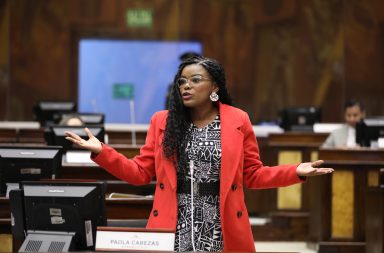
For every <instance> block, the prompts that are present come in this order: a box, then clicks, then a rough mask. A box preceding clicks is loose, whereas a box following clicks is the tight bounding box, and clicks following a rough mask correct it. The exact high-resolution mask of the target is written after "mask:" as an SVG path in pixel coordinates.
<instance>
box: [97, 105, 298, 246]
mask: <svg viewBox="0 0 384 253" xmlns="http://www.w3.org/2000/svg"><path fill="white" fill-rule="evenodd" d="M219 110H220V120H221V146H222V150H221V151H222V156H221V175H220V214H221V226H222V231H223V239H224V250H225V251H248V252H250V251H255V246H254V241H253V235H252V231H251V226H250V223H249V217H248V212H247V208H246V206H245V203H244V192H243V186H246V187H248V188H253V189H265V188H275V187H282V186H288V185H291V184H294V183H299V182H302V181H301V180H300V178H299V177H298V176H297V174H296V167H297V165H283V166H275V167H267V166H264V165H263V164H262V162H261V161H260V156H259V149H258V145H257V141H256V137H255V134H254V131H253V129H252V125H251V122H250V120H249V117H248V114H247V113H246V112H244V111H242V110H240V109H237V108H235V107H232V106H228V105H224V104H220V108H219ZM167 115H168V112H167V111H160V112H157V113H155V114H154V116H153V117H152V119H151V123H150V126H149V129H148V133H147V138H146V142H145V145H144V146H143V147H142V148H141V149H140V155H138V156H136V157H134V158H133V159H127V158H126V157H125V156H123V155H122V154H120V153H118V152H117V151H115V150H114V149H112V148H111V147H109V146H107V145H103V148H102V151H101V152H100V153H99V154H98V155H97V156H96V157H93V160H94V161H95V162H96V163H98V164H99V165H100V166H101V167H103V168H105V169H106V170H107V171H109V172H110V173H111V174H113V175H114V176H116V177H117V178H120V179H122V180H125V181H127V182H128V183H130V184H133V185H142V184H148V183H150V182H151V181H152V180H153V178H154V177H155V176H156V179H157V184H156V190H155V195H154V201H153V208H152V212H151V214H150V217H149V220H148V224H147V227H148V228H171V229H176V223H177V197H176V188H177V185H176V182H177V180H176V169H175V166H174V165H173V163H172V162H171V161H170V160H168V159H166V158H165V157H164V155H163V152H162V148H161V144H162V139H163V136H164V132H165V123H166V119H167ZM160 186H161V187H160Z"/></svg>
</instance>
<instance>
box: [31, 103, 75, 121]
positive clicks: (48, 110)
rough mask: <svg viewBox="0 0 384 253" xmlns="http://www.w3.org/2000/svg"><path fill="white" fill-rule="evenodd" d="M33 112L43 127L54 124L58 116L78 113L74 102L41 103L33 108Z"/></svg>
mask: <svg viewBox="0 0 384 253" xmlns="http://www.w3.org/2000/svg"><path fill="white" fill-rule="evenodd" d="M33 112H34V114H35V118H36V120H37V121H39V122H40V124H41V125H42V126H49V125H52V124H54V122H55V120H56V119H55V116H56V115H58V114H60V113H75V112H77V104H76V102H74V101H40V102H38V103H37V104H36V105H35V106H34V107H33Z"/></svg>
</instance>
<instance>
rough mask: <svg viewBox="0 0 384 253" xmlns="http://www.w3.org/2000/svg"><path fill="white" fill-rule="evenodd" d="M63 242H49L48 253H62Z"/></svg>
mask: <svg viewBox="0 0 384 253" xmlns="http://www.w3.org/2000/svg"><path fill="white" fill-rule="evenodd" d="M64 246H65V242H55V241H53V242H51V244H50V245H49V248H48V252H63V249H64Z"/></svg>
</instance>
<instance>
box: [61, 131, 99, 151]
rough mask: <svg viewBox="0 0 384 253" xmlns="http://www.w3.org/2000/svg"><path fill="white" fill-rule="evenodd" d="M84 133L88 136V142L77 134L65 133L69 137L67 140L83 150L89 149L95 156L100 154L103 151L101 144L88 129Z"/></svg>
mask: <svg viewBox="0 0 384 253" xmlns="http://www.w3.org/2000/svg"><path fill="white" fill-rule="evenodd" d="M84 131H85V133H86V134H87V135H88V140H84V139H82V138H81V137H80V136H78V135H77V134H75V133H73V132H70V131H65V135H66V136H67V137H65V139H67V140H69V141H71V142H72V143H74V144H76V145H77V146H79V147H81V148H83V149H88V150H89V151H91V152H93V153H95V154H98V153H100V152H101V149H102V145H101V142H100V141H99V140H98V139H97V138H96V137H95V136H94V135H93V134H92V133H91V131H89V129H88V128H84Z"/></svg>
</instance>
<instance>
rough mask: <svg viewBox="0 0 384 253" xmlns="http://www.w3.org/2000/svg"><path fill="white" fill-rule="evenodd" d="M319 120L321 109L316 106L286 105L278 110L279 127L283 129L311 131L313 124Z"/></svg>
mask: <svg viewBox="0 0 384 253" xmlns="http://www.w3.org/2000/svg"><path fill="white" fill-rule="evenodd" d="M319 122H321V109H320V108H318V107H314V106H308V107H288V108H284V109H283V110H281V111H280V127H282V128H283V129H284V130H285V131H305V132H313V125H314V124H315V123H319Z"/></svg>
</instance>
